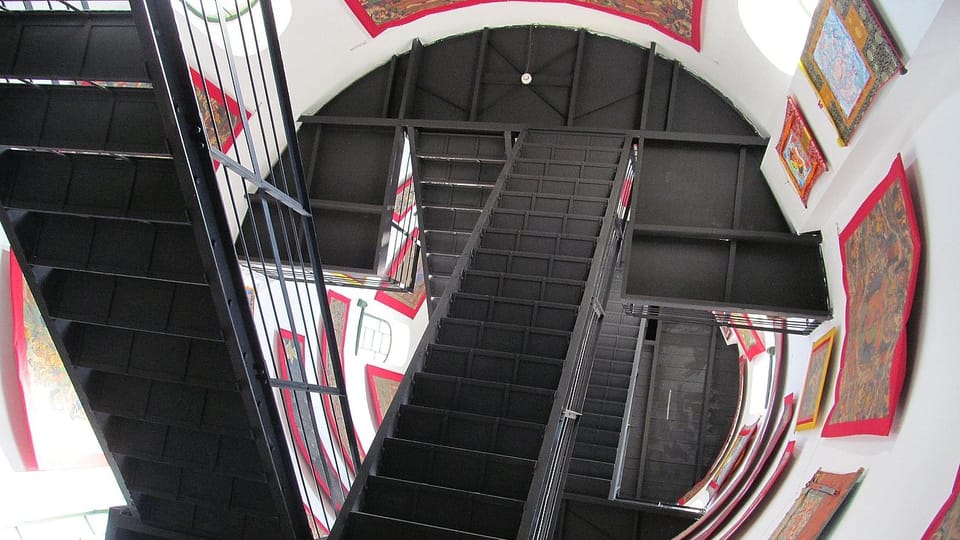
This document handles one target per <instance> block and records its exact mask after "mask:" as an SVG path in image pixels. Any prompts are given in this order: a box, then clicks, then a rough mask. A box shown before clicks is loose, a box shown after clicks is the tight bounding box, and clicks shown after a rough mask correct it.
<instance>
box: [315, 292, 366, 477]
mask: <svg viewBox="0 0 960 540" xmlns="http://www.w3.org/2000/svg"><path fill="white" fill-rule="evenodd" d="M331 297H333V298H335V299H337V300H339V301H340V302H343V303H345V304H346V305H347V312H346V314H345V315H346V317H345V318H344V320H343V330H342V333H343V337H344V338H346V337H347V327H348V326H349V323H350V305H351V303H352V301H351V300H350V299H349V298H347V297H346V296H344V295H342V294H340V293H336V292H333V291H331V290H329V289H328V290H327V299H328V304H329V299H330V298H331ZM318 330H319V333H320V362H321V365H322V366H323V367H322V369H323V372H321V373H317V377H318V378H320V379H322V380H323V383H324V384H326V385H327V386H336V384H331V381H330V378H329V377H328V376H327V373H326V366H327V355H328V354H330V345H329V342H328V341H327V333H326V332H324V331H323V325H322V324H320V326H319V328H318ZM334 331H336V329H334ZM337 349H338V351H339V352H340V372H341V373H343V380H344V385H346V380H347V369H346V360H345V359H344V357H343V342H339V343H337ZM321 365H318V366H317V368H318V369H320V368H321ZM334 382H335V381H334ZM320 399H321V401H322V402H323V411H324V412H325V413H326V415H327V416H326V419H325V421H326V423H327V429H329V430H330V433H331V434H332V435H333V438H334V439H336V441H337V445H338V446H339V447H340V452H341V454H342V455H343V460H344V461H346V462H347V468H348V469H350V472H351V473H353V474H356V473H357V466H356V464H355V463H354V462H353V458H352V457H351V456H350V449H349V448H348V447H347V444H346V442H345V441H343V439H342V438H341V437H340V428H339V426H337V425H336V422H333V425H331V423H330V419H332V418H335V416H334V414H333V405H332V404H331V401H332V400H333V397H332V396H329V395H323V396H321V398H320ZM359 448H360V438H359V437H357V449H358V450H359Z"/></svg>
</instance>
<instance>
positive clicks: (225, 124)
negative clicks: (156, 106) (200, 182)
mask: <svg viewBox="0 0 960 540" xmlns="http://www.w3.org/2000/svg"><path fill="white" fill-rule="evenodd" d="M190 79H191V81H192V82H193V91H194V93H195V94H196V96H197V104H198V105H199V107H200V118H201V120H202V121H203V125H204V128H205V129H206V132H207V133H206V135H207V142H208V143H209V144H210V147H211V148H218V149H219V150H220V151H221V152H223V153H224V154H226V153H227V152H228V151H229V150H230V148H232V147H233V144H234V142H236V138H237V137H238V136H239V135H240V132H241V131H243V118H242V117H241V116H240V105H239V104H238V103H237V100H235V99H234V98H232V97H231V96H229V95H227V94H225V93H224V92H223V90H221V89H220V87H219V86H217V85H216V84H215V83H214V82H213V81H210V80H209V79H204V78H203V76H202V75H201V74H200V72H199V71H197V70H196V69H194V68H190ZM208 98H209V99H208ZM243 114H244V115H245V116H246V118H250V117H251V116H252V113H251V112H250V111H244V112H243ZM213 164H214V168H217V167H219V166H220V162H218V161H216V160H214V161H213Z"/></svg>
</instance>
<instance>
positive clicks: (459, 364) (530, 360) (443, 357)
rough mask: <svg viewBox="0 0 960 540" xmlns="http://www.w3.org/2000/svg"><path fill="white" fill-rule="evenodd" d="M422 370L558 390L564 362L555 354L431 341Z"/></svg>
mask: <svg viewBox="0 0 960 540" xmlns="http://www.w3.org/2000/svg"><path fill="white" fill-rule="evenodd" d="M423 371H426V372H429V373H438V374H441V375H450V376H454V377H463V378H468V379H477V380H483V381H492V382H500V383H506V384H515V385H519V386H532V387H536V388H545V389H549V390H555V389H556V388H557V384H558V383H559V382H560V374H561V372H562V371H563V362H562V361H561V360H558V359H555V358H545V357H542V356H532V355H524V354H510V353H503V352H497V351H488V350H483V349H476V348H468V347H456V346H452V345H441V344H436V343H435V344H432V345H429V347H428V349H427V356H426V358H425V360H424V365H423Z"/></svg>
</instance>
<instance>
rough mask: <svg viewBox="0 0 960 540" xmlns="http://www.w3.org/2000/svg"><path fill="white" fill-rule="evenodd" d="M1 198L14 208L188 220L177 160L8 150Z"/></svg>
mask: <svg viewBox="0 0 960 540" xmlns="http://www.w3.org/2000/svg"><path fill="white" fill-rule="evenodd" d="M0 201H2V204H3V206H5V207H6V208H12V209H22V210H36V211H48V212H58V213H64V214H73V215H78V216H104V217H112V218H118V219H119V218H126V219H132V220H140V221H153V222H158V223H182V224H186V223H189V220H188V218H187V210H186V205H185V204H184V202H183V195H182V194H181V192H180V186H179V181H178V180H177V176H176V171H175V170H174V168H173V160H169V159H143V158H137V157H128V158H126V159H123V160H118V159H116V158H113V157H109V156H86V155H78V154H54V153H50V152H23V151H14V150H8V151H6V152H4V153H3V154H0Z"/></svg>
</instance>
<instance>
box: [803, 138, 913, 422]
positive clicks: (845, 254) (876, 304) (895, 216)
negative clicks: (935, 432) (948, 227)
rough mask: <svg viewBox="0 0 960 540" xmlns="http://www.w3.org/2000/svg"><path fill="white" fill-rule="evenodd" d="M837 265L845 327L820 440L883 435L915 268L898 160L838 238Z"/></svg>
mask: <svg viewBox="0 0 960 540" xmlns="http://www.w3.org/2000/svg"><path fill="white" fill-rule="evenodd" d="M840 259H841V262H842V265H843V288H844V291H845V292H846V295H847V304H846V314H845V316H846V319H845V320H846V323H845V324H844V338H843V349H842V352H841V355H840V374H839V376H838V377H837V383H836V388H835V390H834V405H833V408H832V410H831V411H830V414H829V415H828V416H827V421H826V423H825V425H824V427H823V431H822V435H823V436H824V437H843V436H847V435H888V434H889V433H890V428H891V426H892V425H893V417H894V414H895V412H896V409H897V403H898V402H899V399H900V391H901V389H902V388H903V380H904V377H905V372H906V363H907V332H906V326H907V321H908V319H909V318H910V308H911V306H912V304H913V294H914V290H915V288H916V282H917V272H918V270H919V265H920V232H919V229H918V226H917V220H916V216H915V214H914V211H913V201H912V199H911V197H910V186H909V185H908V184H907V177H906V172H905V171H904V168H903V161H902V159H901V158H900V156H899V155H898V156H897V158H896V160H894V162H893V165H892V166H891V167H890V171H889V172H888V173H887V176H886V177H885V178H884V179H883V181H881V182H880V184H879V185H878V186H877V187H876V189H874V190H873V192H872V193H871V194H870V196H869V197H867V200H866V201H864V203H863V205H862V206H861V207H860V209H859V210H857V212H856V214H854V216H853V218H852V219H851V220H850V223H848V224H847V226H846V227H844V229H843V231H841V233H840Z"/></svg>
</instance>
